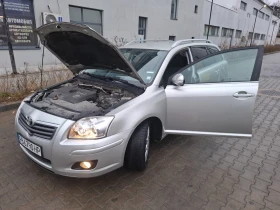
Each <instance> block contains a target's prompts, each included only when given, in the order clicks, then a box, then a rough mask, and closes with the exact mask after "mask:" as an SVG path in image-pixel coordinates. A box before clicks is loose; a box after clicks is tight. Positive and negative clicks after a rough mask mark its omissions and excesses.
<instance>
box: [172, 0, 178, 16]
mask: <svg viewBox="0 0 280 210" xmlns="http://www.w3.org/2000/svg"><path fill="white" fill-rule="evenodd" d="M177 11H178V0H172V2H171V20H177Z"/></svg>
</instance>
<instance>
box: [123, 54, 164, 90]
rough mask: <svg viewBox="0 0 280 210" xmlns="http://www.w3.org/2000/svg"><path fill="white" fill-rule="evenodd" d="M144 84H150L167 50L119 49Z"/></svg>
mask: <svg viewBox="0 0 280 210" xmlns="http://www.w3.org/2000/svg"><path fill="white" fill-rule="evenodd" d="M120 51H121V52H122V54H123V55H124V57H125V58H126V59H127V60H128V61H129V62H130V63H131V65H132V66H133V67H134V68H135V70H136V71H137V73H138V74H139V76H140V77H141V78H142V80H143V81H144V82H145V83H146V84H150V83H151V82H152V81H153V80H154V78H155V76H156V75H157V73H158V70H159V68H160V66H161V64H162V62H163V60H164V59H165V57H166V55H167V53H168V52H167V51H160V50H148V49H120Z"/></svg>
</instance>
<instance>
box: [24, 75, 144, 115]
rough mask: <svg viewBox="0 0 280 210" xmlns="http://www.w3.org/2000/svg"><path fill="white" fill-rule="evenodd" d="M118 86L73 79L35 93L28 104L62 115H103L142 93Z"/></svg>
mask: <svg viewBox="0 0 280 210" xmlns="http://www.w3.org/2000/svg"><path fill="white" fill-rule="evenodd" d="M139 93H140V92H139V91H129V90H127V88H126V89H124V88H121V87H119V86H116V85H112V84H110V85H108V84H102V83H96V82H91V81H84V80H80V79H73V80H70V81H69V82H66V83H63V84H60V85H58V86H55V87H53V88H50V89H46V90H44V91H40V92H38V93H36V94H35V95H34V96H33V97H32V98H31V100H30V101H29V104H30V105H31V106H33V107H35V108H37V109H40V110H42V111H45V112H47V113H50V114H53V115H56V116H60V117H63V118H67V119H71V120H78V119H81V118H83V117H89V116H103V115H105V114H106V113H108V112H110V111H111V110H113V109H115V108H117V107H118V106H120V105H122V104H124V103H126V102H128V101H130V100H131V99H133V98H135V97H136V96H137V95H139Z"/></svg>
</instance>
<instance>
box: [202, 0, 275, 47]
mask: <svg viewBox="0 0 280 210" xmlns="http://www.w3.org/2000/svg"><path fill="white" fill-rule="evenodd" d="M243 1H244V2H246V3H247V8H246V11H243V10H241V9H240V0H238V1H235V0H230V1H222V0H214V2H215V3H214V5H213V12H212V19H211V25H214V26H219V27H220V31H219V36H218V37H214V36H210V37H209V39H210V40H211V41H212V42H214V43H215V44H217V45H220V46H225V45H227V46H228V45H230V43H231V44H232V45H233V46H248V45H250V39H249V38H248V36H249V32H253V27H254V22H255V17H256V16H254V15H253V8H256V9H260V8H262V6H263V4H262V3H261V2H260V1H258V0H243ZM210 7H211V2H210V0H205V5H204V16H203V23H204V24H203V26H201V30H204V25H205V24H208V21H209V11H210ZM261 11H262V12H264V13H265V14H268V15H269V16H270V18H269V20H268V21H267V20H265V19H261V18H259V17H257V21H256V26H255V33H259V34H264V35H265V40H254V41H253V43H254V44H257V45H264V44H269V43H270V40H271V39H272V40H275V39H276V34H277V33H276V32H274V33H273V36H272V31H273V26H272V24H271V22H272V20H276V17H275V16H273V15H272V9H271V8H268V7H267V8H263V9H262V10H261ZM279 22H280V21H279ZM278 25H279V23H278ZM278 25H277V26H276V27H278ZM222 27H225V28H231V29H234V30H235V31H234V34H233V37H232V38H226V37H221V32H222ZM236 30H241V31H242V36H241V37H243V39H240V38H235V32H236ZM203 37H204V38H206V36H204V35H203ZM273 42H274V41H273Z"/></svg>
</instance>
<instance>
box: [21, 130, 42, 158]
mask: <svg viewBox="0 0 280 210" xmlns="http://www.w3.org/2000/svg"><path fill="white" fill-rule="evenodd" d="M18 141H19V143H20V144H21V145H22V146H24V147H25V148H26V149H28V150H30V151H31V152H33V153H35V154H36V155H39V156H40V157H42V149H41V147H40V146H38V145H36V144H34V143H32V142H30V141H28V140H27V139H25V138H23V137H22V136H21V135H19V134H18Z"/></svg>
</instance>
